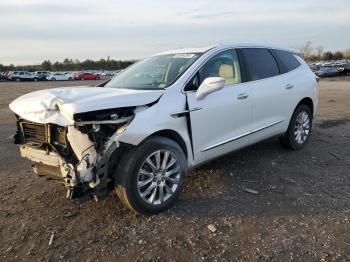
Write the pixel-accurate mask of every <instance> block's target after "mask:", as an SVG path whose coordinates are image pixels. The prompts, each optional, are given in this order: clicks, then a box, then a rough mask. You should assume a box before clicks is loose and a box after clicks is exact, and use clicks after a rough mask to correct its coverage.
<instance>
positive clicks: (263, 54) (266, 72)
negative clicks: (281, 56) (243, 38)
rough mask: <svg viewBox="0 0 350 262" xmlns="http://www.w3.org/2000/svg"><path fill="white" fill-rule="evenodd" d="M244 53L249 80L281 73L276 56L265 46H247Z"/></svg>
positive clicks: (243, 50)
mask: <svg viewBox="0 0 350 262" xmlns="http://www.w3.org/2000/svg"><path fill="white" fill-rule="evenodd" d="M242 54H243V57H244V60H245V64H246V70H247V78H248V81H254V80H260V79H264V78H269V77H273V76H277V75H279V68H278V65H277V62H276V60H275V58H274V57H273V56H272V54H271V53H270V52H269V51H268V50H267V49H265V48H245V49H242Z"/></svg>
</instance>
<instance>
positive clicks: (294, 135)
mask: <svg viewBox="0 0 350 262" xmlns="http://www.w3.org/2000/svg"><path fill="white" fill-rule="evenodd" d="M311 129H312V113H311V110H310V108H309V107H308V106H306V105H299V106H298V107H297V108H296V109H295V111H294V113H293V115H292V118H291V120H290V123H289V126H288V130H287V132H286V134H285V135H284V136H283V137H280V138H279V141H280V143H281V144H282V145H284V146H285V147H287V148H289V149H292V150H300V149H302V148H303V147H304V146H305V145H306V144H307V143H308V142H309V140H310V135H311Z"/></svg>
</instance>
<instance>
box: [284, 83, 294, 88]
mask: <svg viewBox="0 0 350 262" xmlns="http://www.w3.org/2000/svg"><path fill="white" fill-rule="evenodd" d="M293 87H294V86H293V85H292V84H287V85H286V89H292V88H293Z"/></svg>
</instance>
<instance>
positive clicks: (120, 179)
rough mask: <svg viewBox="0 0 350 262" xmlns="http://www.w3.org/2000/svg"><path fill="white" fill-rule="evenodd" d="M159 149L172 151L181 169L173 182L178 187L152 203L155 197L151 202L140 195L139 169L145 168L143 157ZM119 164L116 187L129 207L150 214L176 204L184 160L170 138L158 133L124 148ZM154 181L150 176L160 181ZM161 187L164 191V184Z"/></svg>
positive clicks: (181, 152)
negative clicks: (155, 202) (137, 143)
mask: <svg viewBox="0 0 350 262" xmlns="http://www.w3.org/2000/svg"><path fill="white" fill-rule="evenodd" d="M159 150H166V151H168V152H171V153H172V154H173V156H175V159H176V160H177V162H176V165H177V166H178V168H179V170H180V171H179V173H178V175H179V178H177V179H178V180H177V181H178V183H176V185H177V188H176V189H175V192H173V193H172V194H170V196H168V199H166V200H165V201H164V202H160V203H158V204H153V201H154V200H152V203H149V202H147V201H146V200H145V199H143V198H142V197H141V195H140V194H141V193H140V189H139V187H138V183H139V181H138V179H139V176H140V175H139V172H140V169H141V167H144V165H145V161H146V159H147V158H148V157H149V156H150V155H152V154H153V153H154V152H157V151H159ZM119 163H120V164H119V165H118V167H117V168H116V171H115V173H114V177H115V180H116V187H115V190H116V193H117V195H118V197H119V198H120V200H121V201H122V202H123V203H124V204H125V205H126V206H127V207H128V208H129V209H131V210H132V211H134V212H135V213H139V214H143V215H152V214H157V213H160V212H162V211H165V210H167V209H169V208H170V207H172V206H173V205H174V204H175V202H176V200H177V199H178V197H179V195H180V192H181V190H182V188H183V185H184V183H185V181H186V175H187V160H186V157H185V154H184V152H183V150H182V149H181V147H180V146H179V145H178V144H177V143H175V142H174V141H173V140H170V139H168V138H164V137H160V136H154V137H151V138H149V139H147V140H146V141H144V142H142V143H141V144H140V145H139V146H137V147H132V148H129V149H127V150H126V152H125V153H124V154H123V156H122V157H121V159H120V160H119ZM165 171H166V170H165ZM165 171H164V172H165ZM151 172H152V171H151ZM153 175H154V173H153ZM155 180H156V178H153V182H150V183H151V184H154V183H158V184H159V183H162V182H154V181H155ZM163 183H165V182H163ZM146 187H148V186H146ZM162 188H163V190H164V188H165V187H162ZM157 190H158V191H157ZM159 190H160V189H159V188H158V186H157V189H156V190H155V191H156V193H155V197H154V198H156V196H158V197H159V192H160V191H159ZM163 190H162V192H163ZM166 191H167V190H166ZM166 191H164V192H166ZM150 192H151V191H150ZM168 193H169V192H166V194H168ZM150 194H151V193H150ZM157 194H158V195H157Z"/></svg>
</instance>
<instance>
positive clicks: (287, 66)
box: [273, 50, 301, 74]
mask: <svg viewBox="0 0 350 262" xmlns="http://www.w3.org/2000/svg"><path fill="white" fill-rule="evenodd" d="M273 52H274V53H275V54H276V55H277V57H278V59H279V60H280V61H281V63H282V67H281V73H282V74H283V73H287V72H290V71H292V70H294V69H296V68H297V67H299V66H300V65H301V64H300V62H299V61H298V60H297V59H296V58H295V56H294V54H293V53H291V52H288V51H283V50H273Z"/></svg>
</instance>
